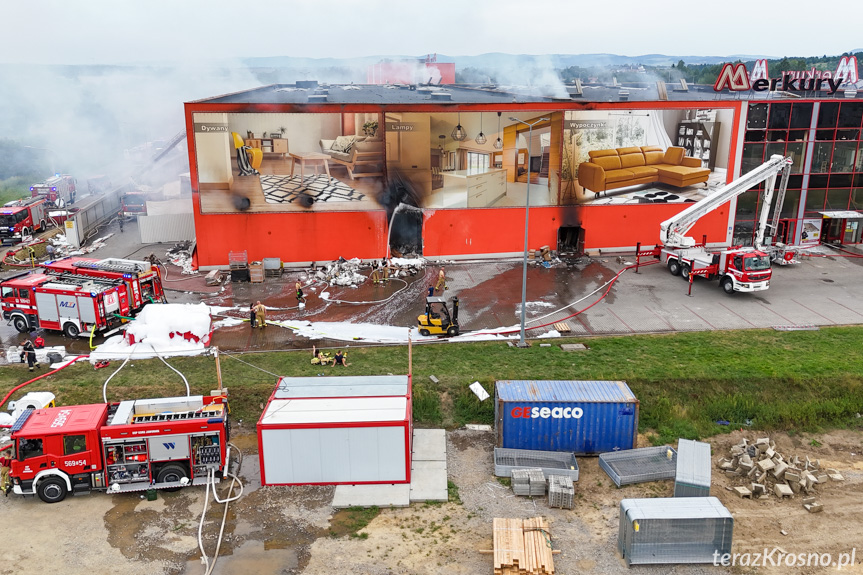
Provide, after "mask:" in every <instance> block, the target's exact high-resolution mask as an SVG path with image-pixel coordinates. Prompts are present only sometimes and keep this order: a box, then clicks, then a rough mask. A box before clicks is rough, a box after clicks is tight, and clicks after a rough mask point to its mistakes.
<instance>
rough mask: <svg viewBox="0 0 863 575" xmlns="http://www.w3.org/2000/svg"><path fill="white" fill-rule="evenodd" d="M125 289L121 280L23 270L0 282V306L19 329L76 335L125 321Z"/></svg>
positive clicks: (127, 303) (109, 327)
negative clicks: (37, 329) (40, 329)
mask: <svg viewBox="0 0 863 575" xmlns="http://www.w3.org/2000/svg"><path fill="white" fill-rule="evenodd" d="M126 290H127V287H126V284H125V283H124V282H123V281H122V280H111V279H103V278H91V277H85V276H76V275H72V274H60V275H53V274H42V273H32V272H24V273H21V274H18V275H15V276H12V277H11V278H9V279H6V280H4V281H3V282H0V307H2V310H3V319H5V320H7V321H9V322H11V323H12V325H13V326H14V327H15V329H17V330H18V331H19V332H21V333H26V332H29V331H32V330H34V329H36V328H42V329H47V330H52V331H62V332H63V334H64V335H65V336H66V337H78V336H79V335H80V334H82V333H85V334H86V333H87V332H89V331H90V330H92V329H94V326H95V330H96V331H99V332H102V331H106V330H110V329H113V328H115V327H119V326H120V325H121V324H122V323H123V322H125V321H126V320H125V319H124V318H125V317H128V315H129V313H130V310H129V296H128V293H127V291H126Z"/></svg>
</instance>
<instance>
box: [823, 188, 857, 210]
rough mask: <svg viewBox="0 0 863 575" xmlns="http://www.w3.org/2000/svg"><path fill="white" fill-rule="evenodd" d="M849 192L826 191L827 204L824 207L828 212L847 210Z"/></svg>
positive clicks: (846, 190)
mask: <svg viewBox="0 0 863 575" xmlns="http://www.w3.org/2000/svg"><path fill="white" fill-rule="evenodd" d="M850 196H851V190H848V189H845V190H827V202H826V204H825V205H824V207H825V209H828V210H847V209H848V200H849V198H850Z"/></svg>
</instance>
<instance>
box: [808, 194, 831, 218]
mask: <svg viewBox="0 0 863 575" xmlns="http://www.w3.org/2000/svg"><path fill="white" fill-rule="evenodd" d="M826 194H827V190H809V191H808V192H807V193H806V205H805V206H804V208H805V211H806V215H810V216H815V215H818V213H819V212H823V211H824V197H825V196H826Z"/></svg>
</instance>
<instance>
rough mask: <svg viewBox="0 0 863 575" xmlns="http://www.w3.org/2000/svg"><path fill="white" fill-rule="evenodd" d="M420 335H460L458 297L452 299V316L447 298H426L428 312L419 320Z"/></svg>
mask: <svg viewBox="0 0 863 575" xmlns="http://www.w3.org/2000/svg"><path fill="white" fill-rule="evenodd" d="M417 323H418V324H419V328H420V335H446V336H449V337H452V336H455V335H458V332H459V325H458V297H454V298H452V315H450V312H449V309H448V308H447V305H446V298H443V297H440V296H431V297H427V298H426V312H425V313H424V314H423V315H421V316H419V317H418V318H417Z"/></svg>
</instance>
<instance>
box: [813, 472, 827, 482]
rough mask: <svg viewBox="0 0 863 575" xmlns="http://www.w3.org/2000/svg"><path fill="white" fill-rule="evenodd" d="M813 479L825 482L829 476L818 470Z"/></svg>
mask: <svg viewBox="0 0 863 575" xmlns="http://www.w3.org/2000/svg"><path fill="white" fill-rule="evenodd" d="M815 480H816V481H817V482H818V483H827V482H828V481H830V476H829V475H828V474H826V473H824V472H823V471H819V472H818V473H816V474H815Z"/></svg>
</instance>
